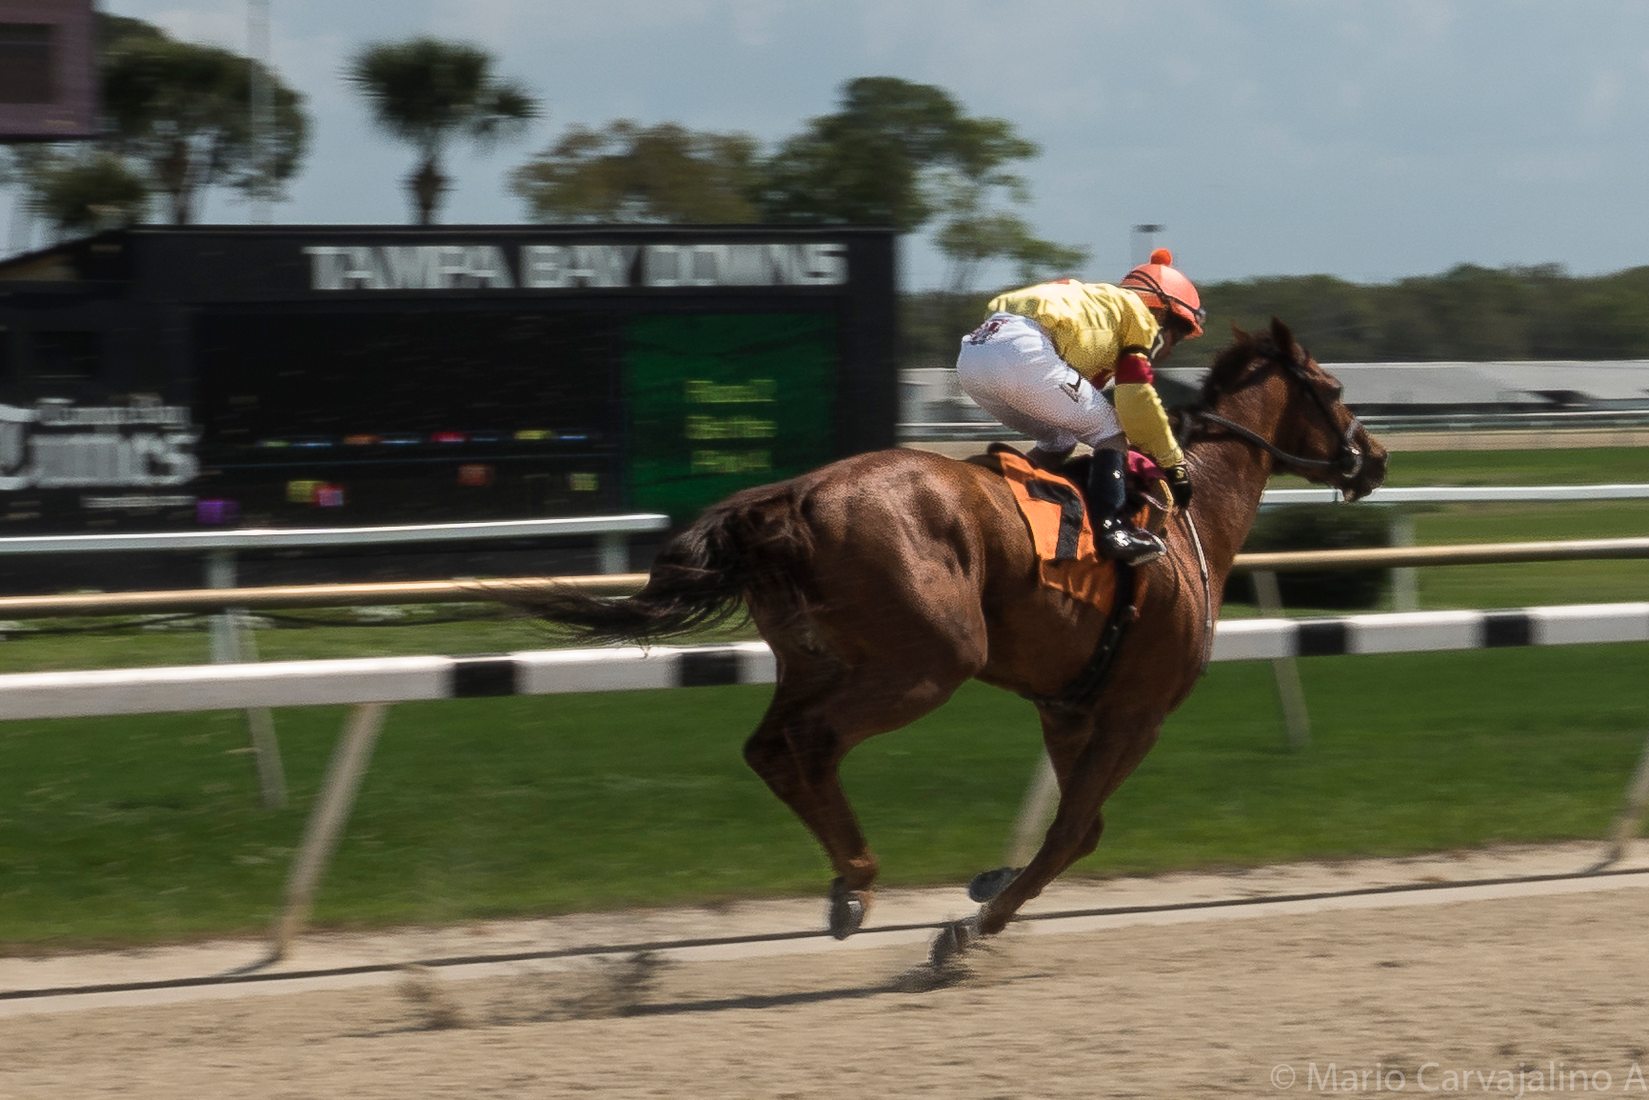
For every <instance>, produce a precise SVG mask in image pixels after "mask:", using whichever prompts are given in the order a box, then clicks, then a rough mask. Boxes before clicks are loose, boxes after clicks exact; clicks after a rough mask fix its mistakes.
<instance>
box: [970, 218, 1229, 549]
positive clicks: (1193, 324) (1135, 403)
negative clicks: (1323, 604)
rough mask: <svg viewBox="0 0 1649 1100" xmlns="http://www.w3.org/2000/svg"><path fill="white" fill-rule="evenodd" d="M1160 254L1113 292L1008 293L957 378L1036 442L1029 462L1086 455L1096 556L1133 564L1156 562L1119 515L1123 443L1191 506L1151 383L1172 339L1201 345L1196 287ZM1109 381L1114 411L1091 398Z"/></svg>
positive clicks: (1076, 287) (1052, 288) (1064, 285)
mask: <svg viewBox="0 0 1649 1100" xmlns="http://www.w3.org/2000/svg"><path fill="white" fill-rule="evenodd" d="M1173 262H1174V256H1173V253H1171V252H1169V251H1168V250H1167V249H1166V248H1159V249H1157V250H1156V251H1154V252H1152V253H1151V259H1150V261H1149V262H1148V263H1144V264H1141V265H1139V266H1138V267H1136V268H1134V269H1133V270H1132V271H1130V272H1129V273H1128V274H1127V276H1126V277H1125V278H1123V280H1122V281H1121V282H1120V283H1118V284H1116V285H1115V286H1113V285H1111V284H1110V283H1080V282H1077V281H1075V280H1073V279H1059V280H1057V281H1055V282H1051V283H1040V284H1038V285H1036V286H1030V287H1025V288H1024V289H1022V290H1010V291H1008V292H1007V293H1005V294H1000V295H998V296H997V297H995V298H992V299H991V300H990V302H989V303H988V304H987V306H986V308H988V309H989V310H990V311H991V312H990V316H989V317H988V318H986V320H985V323H984V324H982V325H980V326H979V327H978V328H977V329H975V330H974V331H973V332H972V333H971V334H969V335H968V336H965V337H963V338H962V350H961V352H960V354H959V355H958V356H957V360H956V377H957V381H958V382H959V383H960V384H961V386H962V389H963V391H964V392H965V393H967V395H968V396H969V397H971V398H972V399H973V400H974V402H975V403H976V404H977V405H978V406H979V407H980V408H982V409H984V410H985V411H986V412H988V413H990V414H991V415H992V416H994V417H996V419H997V420H999V421H1001V422H1002V423H1003V424H1005V425H1007V426H1008V427H1010V428H1014V429H1016V430H1018V431H1021V432H1024V433H1025V434H1026V435H1027V436H1029V437H1030V438H1032V439H1034V440H1036V446H1035V448H1033V449H1032V451H1031V453H1030V459H1031V461H1032V462H1033V463H1034V464H1036V465H1038V466H1041V467H1043V468H1044V469H1052V468H1054V467H1056V466H1058V465H1059V464H1060V463H1061V462H1063V461H1064V460H1065V458H1066V457H1067V456H1069V455H1070V453H1071V451H1072V449H1073V448H1074V447H1075V446H1076V445H1077V443H1079V442H1080V443H1086V444H1087V445H1088V446H1090V447H1092V448H1093V449H1094V459H1093V466H1092V467H1091V468H1090V470H1089V474H1088V486H1087V496H1088V509H1089V512H1090V514H1091V515H1092V516H1093V520H1094V542H1095V544H1096V546H1097V547H1098V549H1099V552H1100V554H1101V555H1102V556H1104V557H1107V558H1114V559H1118V560H1121V561H1126V562H1128V563H1129V564H1132V565H1138V564H1141V563H1143V562H1147V561H1150V560H1151V559H1153V558H1155V557H1157V556H1159V555H1160V554H1162V553H1163V552H1164V551H1165V549H1166V548H1165V547H1164V546H1163V544H1162V540H1161V539H1159V538H1157V537H1156V536H1155V535H1153V534H1151V533H1149V532H1147V531H1141V530H1140V529H1139V528H1137V527H1135V526H1134V525H1133V523H1132V522H1131V521H1130V519H1129V516H1128V514H1127V512H1128V508H1127V500H1126V495H1127V494H1126V486H1125V482H1124V479H1123V473H1124V471H1125V469H1126V467H1127V459H1128V442H1129V440H1132V441H1133V442H1134V443H1135V445H1137V446H1138V447H1139V448H1140V449H1141V450H1143V451H1144V452H1145V453H1146V454H1148V455H1150V456H1151V457H1152V458H1153V459H1155V460H1156V462H1157V465H1159V466H1161V467H1162V469H1163V471H1164V472H1165V473H1166V474H1167V476H1168V487H1169V490H1170V492H1171V493H1172V494H1173V497H1174V503H1175V505H1176V506H1177V507H1180V508H1184V507H1186V506H1187V505H1189V504H1190V502H1191V475H1190V472H1189V471H1188V470H1187V469H1186V466H1185V456H1184V454H1182V453H1181V452H1180V449H1179V444H1178V443H1176V442H1175V440H1174V434H1173V431H1172V429H1171V428H1170V427H1169V424H1168V414H1167V413H1166V412H1165V411H1164V410H1163V407H1162V401H1161V399H1160V398H1158V396H1157V391H1156V387H1155V386H1154V385H1153V384H1152V378H1153V375H1152V368H1153V367H1154V366H1157V365H1160V364H1161V363H1162V361H1163V360H1165V359H1167V358H1168V355H1169V353H1170V352H1172V351H1173V349H1174V345H1175V344H1177V343H1178V342H1179V341H1181V340H1186V339H1194V338H1195V337H1198V336H1201V335H1202V323H1203V321H1204V320H1205V319H1206V314H1205V313H1204V312H1203V309H1202V303H1201V300H1200V299H1199V297H1198V295H1197V288H1196V287H1195V286H1193V285H1191V280H1190V279H1187V278H1186V277H1185V276H1184V275H1182V274H1180V273H1179V271H1177V270H1176V269H1175V268H1174V267H1173V266H1172V265H1173ZM1113 378H1114V379H1115V380H1116V388H1115V401H1116V407H1115V408H1114V409H1113V408H1112V406H1111V404H1110V403H1109V402H1107V401H1106V400H1105V398H1104V396H1103V395H1102V394H1101V392H1100V390H1101V389H1102V388H1103V387H1104V385H1105V383H1106V382H1107V381H1109V380H1111V379H1113Z"/></svg>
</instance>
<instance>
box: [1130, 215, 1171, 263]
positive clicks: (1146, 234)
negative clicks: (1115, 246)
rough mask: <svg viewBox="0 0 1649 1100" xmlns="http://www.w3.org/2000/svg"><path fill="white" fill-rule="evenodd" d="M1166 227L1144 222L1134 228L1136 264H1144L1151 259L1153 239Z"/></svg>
mask: <svg viewBox="0 0 1649 1100" xmlns="http://www.w3.org/2000/svg"><path fill="white" fill-rule="evenodd" d="M1167 228H1168V227H1167V226H1166V225H1158V224H1157V223H1156V222H1142V223H1140V224H1139V225H1136V226H1134V263H1135V264H1136V265H1138V264H1142V263H1144V262H1145V261H1146V260H1149V259H1150V258H1151V244H1152V238H1153V237H1154V236H1156V234H1158V233H1161V232H1162V231H1163V230H1164V229H1167Z"/></svg>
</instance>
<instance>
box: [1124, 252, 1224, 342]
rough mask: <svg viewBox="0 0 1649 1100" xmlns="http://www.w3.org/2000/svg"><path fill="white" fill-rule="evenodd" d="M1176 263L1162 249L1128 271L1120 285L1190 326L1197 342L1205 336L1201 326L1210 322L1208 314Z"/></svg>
mask: <svg viewBox="0 0 1649 1100" xmlns="http://www.w3.org/2000/svg"><path fill="white" fill-rule="evenodd" d="M1173 262H1174V254H1173V253H1172V252H1170V251H1168V250H1167V249H1166V248H1159V249H1157V250H1156V251H1155V252H1152V253H1151V260H1150V262H1149V263H1143V264H1140V265H1139V266H1138V267H1136V268H1134V270H1132V271H1130V272H1128V274H1127V276H1126V277H1124V278H1123V280H1122V282H1120V283H1118V284H1117V285H1118V286H1124V287H1127V288H1128V289H1129V290H1131V291H1133V292H1134V293H1135V294H1138V295H1139V296H1140V297H1141V298H1142V299H1144V301H1145V304H1146V305H1148V306H1150V307H1151V308H1152V309H1166V310H1167V311H1168V312H1170V313H1172V314H1173V315H1174V316H1176V317H1178V318H1179V319H1180V320H1182V321H1184V322H1185V323H1186V324H1188V325H1190V326H1191V336H1192V338H1193V339H1194V338H1196V337H1198V336H1201V335H1202V323H1203V322H1204V321H1206V320H1207V319H1208V312H1207V311H1206V310H1204V309H1203V308H1202V299H1201V298H1200V297H1199V296H1198V295H1197V288H1196V287H1194V286H1192V285H1191V280H1190V279H1187V278H1186V277H1185V276H1184V275H1181V274H1180V273H1179V271H1177V270H1176V269H1175V268H1173V267H1171V266H1169V265H1170V264H1172V263H1173Z"/></svg>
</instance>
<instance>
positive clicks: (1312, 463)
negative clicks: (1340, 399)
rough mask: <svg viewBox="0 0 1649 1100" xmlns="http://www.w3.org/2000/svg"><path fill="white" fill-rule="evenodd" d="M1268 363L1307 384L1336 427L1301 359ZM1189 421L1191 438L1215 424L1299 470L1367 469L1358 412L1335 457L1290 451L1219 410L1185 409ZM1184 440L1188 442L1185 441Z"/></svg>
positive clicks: (1348, 472) (1352, 473) (1350, 473)
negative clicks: (1360, 443) (1358, 440)
mask: <svg viewBox="0 0 1649 1100" xmlns="http://www.w3.org/2000/svg"><path fill="white" fill-rule="evenodd" d="M1267 362H1269V363H1271V364H1272V365H1274V366H1280V367H1283V368H1284V370H1286V371H1287V373H1288V376H1289V377H1290V378H1292V379H1293V380H1295V381H1296V382H1299V383H1300V384H1301V385H1302V386H1304V387H1305V390H1306V392H1307V393H1309V394H1310V395H1311V398H1312V403H1313V404H1315V405H1316V406H1317V410H1318V411H1319V412H1321V413H1322V414H1323V419H1324V420H1326V421H1328V423H1329V425H1330V427H1333V426H1334V411H1333V410H1332V409H1330V408H1329V407H1328V402H1326V401H1324V400H1323V395H1322V394H1320V393H1318V392H1317V389H1316V387H1315V386H1313V385H1312V384H1311V379H1310V378H1308V377H1307V376H1306V373H1305V371H1304V369H1302V368H1301V366H1300V365H1299V364H1298V363H1297V362H1294V361H1293V360H1289V361H1287V362H1284V361H1281V360H1276V359H1270V360H1267ZM1185 424H1186V430H1185V432H1184V433H1182V434H1183V435H1184V436H1186V437H1187V438H1189V436H1190V433H1191V430H1192V429H1194V428H1195V427H1196V426H1197V425H1198V424H1212V425H1214V426H1216V427H1219V428H1224V429H1225V430H1226V431H1227V432H1229V433H1230V434H1232V435H1234V436H1236V437H1237V438H1238V439H1240V440H1242V441H1243V442H1245V443H1249V444H1252V445H1253V446H1255V447H1258V448H1259V449H1260V450H1262V451H1264V452H1265V453H1266V454H1268V455H1270V456H1271V457H1272V458H1274V459H1276V460H1277V461H1278V462H1282V463H1285V464H1287V465H1290V466H1294V467H1296V468H1298V469H1305V470H1335V471H1337V472H1338V473H1339V474H1340V475H1341V476H1343V477H1347V478H1353V477H1356V476H1357V475H1358V473H1360V472H1361V471H1362V469H1363V452H1362V449H1361V448H1360V447H1358V446H1357V444H1356V443H1355V442H1353V440H1354V439H1355V438H1356V436H1357V432H1358V430H1359V429H1361V427H1362V425H1361V423H1359V422H1358V420H1357V417H1356V416H1355V415H1353V416H1352V418H1351V421H1350V422H1349V423H1348V424H1347V425H1346V427H1345V430H1344V431H1343V432H1341V433H1340V450H1339V452H1338V453H1337V454H1336V455H1335V456H1334V457H1333V458H1308V457H1306V456H1305V455H1297V454H1290V453H1289V452H1287V451H1285V450H1283V449H1282V448H1281V447H1279V446H1277V445H1276V444H1275V443H1273V442H1271V440H1269V439H1266V438H1265V437H1264V436H1262V435H1260V434H1259V433H1258V432H1256V431H1254V430H1253V429H1252V428H1248V427H1245V426H1243V425H1241V424H1238V423H1237V422H1236V421H1234V420H1230V419H1228V418H1226V417H1223V416H1221V415H1220V414H1219V413H1216V412H1209V411H1207V410H1198V409H1188V410H1186V412H1185ZM1181 442H1184V440H1182V441H1181Z"/></svg>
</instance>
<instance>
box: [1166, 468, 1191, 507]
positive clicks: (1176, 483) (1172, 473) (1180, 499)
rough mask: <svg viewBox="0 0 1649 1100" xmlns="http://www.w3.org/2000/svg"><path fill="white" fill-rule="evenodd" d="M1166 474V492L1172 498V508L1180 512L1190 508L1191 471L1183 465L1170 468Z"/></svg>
mask: <svg viewBox="0 0 1649 1100" xmlns="http://www.w3.org/2000/svg"><path fill="white" fill-rule="evenodd" d="M1165 472H1166V473H1167V474H1168V492H1169V494H1170V495H1172V496H1173V498H1174V507H1175V508H1179V509H1181V510H1182V511H1183V510H1184V509H1186V508H1189V507H1191V471H1190V470H1189V469H1187V468H1186V466H1185V463H1183V462H1182V463H1180V464H1179V465H1178V466H1170V467H1168V469H1167V470H1166V471H1165Z"/></svg>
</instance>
